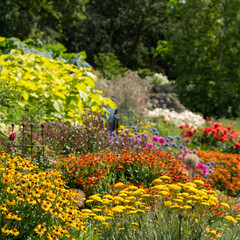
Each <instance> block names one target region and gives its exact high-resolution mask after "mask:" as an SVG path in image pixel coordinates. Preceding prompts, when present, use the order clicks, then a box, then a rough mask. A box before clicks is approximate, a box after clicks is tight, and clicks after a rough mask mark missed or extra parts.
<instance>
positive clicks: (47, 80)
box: [0, 50, 115, 120]
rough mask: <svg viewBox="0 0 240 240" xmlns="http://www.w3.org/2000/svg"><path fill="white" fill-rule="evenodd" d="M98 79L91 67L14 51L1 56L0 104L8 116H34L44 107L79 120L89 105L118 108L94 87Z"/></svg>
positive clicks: (47, 112) (48, 112)
mask: <svg viewBox="0 0 240 240" xmlns="http://www.w3.org/2000/svg"><path fill="white" fill-rule="evenodd" d="M95 80H96V79H95V76H94V75H93V74H92V73H91V72H90V69H87V68H82V69H78V68H77V67H76V66H75V65H68V64H65V63H64V62H63V61H61V60H54V59H48V58H46V57H43V56H40V55H36V54H33V53H27V54H21V53H20V52H19V51H17V50H12V51H11V53H10V54H5V55H4V54H3V55H1V56H0V105H1V106H2V107H3V108H2V109H4V108H5V109H4V110H2V111H3V113H4V115H5V117H8V118H13V115H11V113H12V112H13V111H14V112H16V113H18V115H19V112H23V111H25V112H26V111H27V112H28V113H29V115H31V114H33V115H34V114H36V113H34V112H33V111H36V112H37V111H39V109H41V110H42V111H41V114H44V115H45V116H48V117H53V118H62V117H64V118H65V119H66V118H68V119H73V120H78V119H79V116H80V115H81V114H82V113H83V112H84V109H85V108H86V107H87V108H91V110H92V111H96V112H99V111H102V110H104V111H106V108H104V106H107V105H109V106H111V107H115V104H114V103H113V102H112V101H111V100H110V99H108V98H103V97H102V96H101V92H99V91H96V90H94V87H95V82H94V81H95ZM34 106H35V109H34ZM9 109H10V111H9ZM31 111H32V112H31Z"/></svg>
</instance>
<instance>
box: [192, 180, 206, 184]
mask: <svg viewBox="0 0 240 240" xmlns="http://www.w3.org/2000/svg"><path fill="white" fill-rule="evenodd" d="M193 182H194V183H196V184H199V185H204V182H203V181H202V180H194V181H193Z"/></svg>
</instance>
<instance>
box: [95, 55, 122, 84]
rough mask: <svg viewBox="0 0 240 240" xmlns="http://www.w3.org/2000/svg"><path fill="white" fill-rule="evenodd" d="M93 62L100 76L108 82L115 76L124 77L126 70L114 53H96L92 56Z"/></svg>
mask: <svg viewBox="0 0 240 240" xmlns="http://www.w3.org/2000/svg"><path fill="white" fill-rule="evenodd" d="M94 61H95V64H96V67H97V70H98V71H99V72H100V76H101V77H103V78H106V79H109V80H112V79H113V78H116V77H117V76H121V77H123V76H124V73H125V72H126V71H127V68H125V67H123V66H122V64H121V63H120V61H119V60H118V59H117V57H116V56H115V55H114V53H110V52H109V53H106V54H105V53H98V54H97V55H96V56H94Z"/></svg>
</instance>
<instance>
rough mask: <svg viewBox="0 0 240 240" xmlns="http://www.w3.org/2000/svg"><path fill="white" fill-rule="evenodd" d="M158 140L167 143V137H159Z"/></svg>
mask: <svg viewBox="0 0 240 240" xmlns="http://www.w3.org/2000/svg"><path fill="white" fill-rule="evenodd" d="M157 141H158V142H159V143H161V144H165V143H166V140H165V138H163V137H159V138H158V140H157Z"/></svg>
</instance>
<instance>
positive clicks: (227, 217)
mask: <svg viewBox="0 0 240 240" xmlns="http://www.w3.org/2000/svg"><path fill="white" fill-rule="evenodd" d="M224 218H225V219H226V220H227V221H229V222H232V223H234V224H235V223H236V222H237V221H236V220H235V219H234V218H233V217H231V216H226V217H224Z"/></svg>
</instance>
